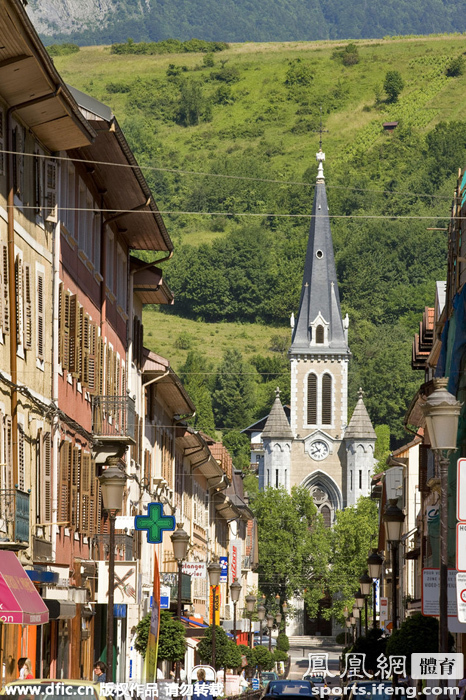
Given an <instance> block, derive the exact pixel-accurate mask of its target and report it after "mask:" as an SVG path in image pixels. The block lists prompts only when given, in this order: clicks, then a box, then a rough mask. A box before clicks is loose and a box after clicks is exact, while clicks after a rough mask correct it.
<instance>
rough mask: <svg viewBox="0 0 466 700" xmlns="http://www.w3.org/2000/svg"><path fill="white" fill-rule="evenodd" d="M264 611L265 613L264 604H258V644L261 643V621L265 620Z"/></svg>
mask: <svg viewBox="0 0 466 700" xmlns="http://www.w3.org/2000/svg"><path fill="white" fill-rule="evenodd" d="M265 613H266V609H265V608H264V606H263V605H259V607H258V608H257V617H258V618H259V624H260V629H259V637H260V641H259V644H260V645H262V623H263V622H264V620H265Z"/></svg>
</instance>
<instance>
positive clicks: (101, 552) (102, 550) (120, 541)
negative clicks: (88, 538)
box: [94, 533, 134, 561]
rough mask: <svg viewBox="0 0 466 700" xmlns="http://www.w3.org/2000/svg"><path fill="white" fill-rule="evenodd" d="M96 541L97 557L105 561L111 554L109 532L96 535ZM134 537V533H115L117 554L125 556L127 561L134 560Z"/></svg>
mask: <svg viewBox="0 0 466 700" xmlns="http://www.w3.org/2000/svg"><path fill="white" fill-rule="evenodd" d="M94 541H95V544H96V546H97V557H96V558H97V559H98V560H100V561H103V560H105V559H108V556H109V551H108V549H109V541H110V536H109V535H108V534H107V533H103V534H100V535H94ZM133 551H134V538H133V536H132V535H127V534H121V533H116V534H115V554H120V555H122V556H123V558H124V560H125V561H132V560H133Z"/></svg>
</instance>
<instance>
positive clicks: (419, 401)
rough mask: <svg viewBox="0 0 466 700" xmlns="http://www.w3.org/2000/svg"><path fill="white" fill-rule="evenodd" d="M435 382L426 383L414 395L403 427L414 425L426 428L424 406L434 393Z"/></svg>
mask: <svg viewBox="0 0 466 700" xmlns="http://www.w3.org/2000/svg"><path fill="white" fill-rule="evenodd" d="M434 389H435V387H434V381H433V379H431V380H430V381H429V382H425V384H423V385H422V386H421V387H419V389H418V390H417V392H416V394H415V395H414V397H413V399H412V401H411V403H410V405H409V408H408V410H407V411H406V415H405V417H404V420H403V425H404V426H405V427H406V426H407V425H414V426H415V427H416V428H425V424H426V420H425V417H424V414H423V412H422V406H423V405H424V404H425V402H426V400H427V399H428V398H429V396H430V395H431V394H432V392H433V391H434Z"/></svg>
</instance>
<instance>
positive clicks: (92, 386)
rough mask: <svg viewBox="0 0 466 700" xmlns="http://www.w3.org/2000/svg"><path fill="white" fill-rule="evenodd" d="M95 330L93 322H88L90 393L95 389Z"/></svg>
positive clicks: (96, 354) (96, 352)
mask: <svg viewBox="0 0 466 700" xmlns="http://www.w3.org/2000/svg"><path fill="white" fill-rule="evenodd" d="M97 330H98V329H97V326H96V324H95V323H90V324H89V353H88V389H89V392H90V393H91V394H95V393H96V389H97V371H98V368H97V364H98V362H97V360H98V351H97V339H98V335H97Z"/></svg>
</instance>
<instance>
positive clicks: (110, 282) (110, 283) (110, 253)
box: [105, 232, 115, 293]
mask: <svg viewBox="0 0 466 700" xmlns="http://www.w3.org/2000/svg"><path fill="white" fill-rule="evenodd" d="M114 265H115V239H114V237H113V233H111V232H107V269H106V275H107V279H106V280H105V284H106V285H107V289H108V291H109V292H112V293H113V290H114Z"/></svg>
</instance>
